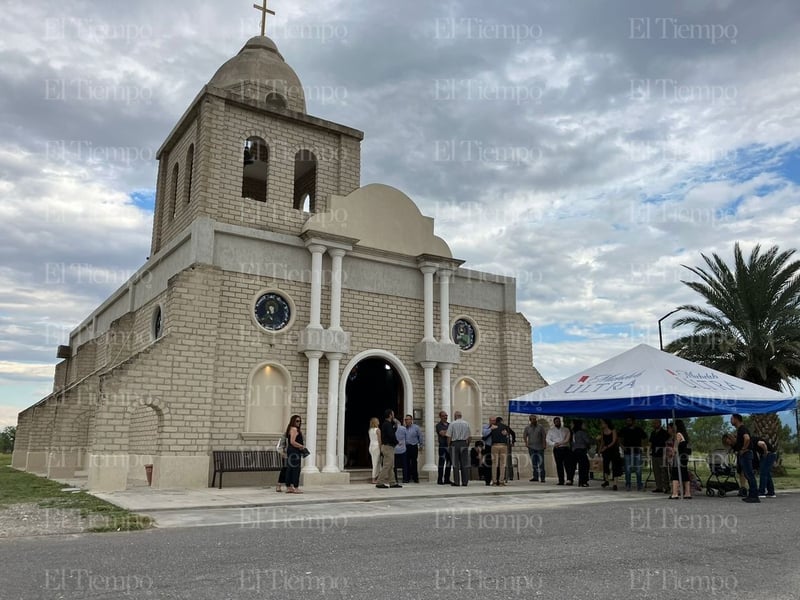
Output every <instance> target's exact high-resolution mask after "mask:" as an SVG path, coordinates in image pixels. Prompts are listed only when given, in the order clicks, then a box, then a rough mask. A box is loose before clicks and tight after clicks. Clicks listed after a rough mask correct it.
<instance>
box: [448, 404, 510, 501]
mask: <svg viewBox="0 0 800 600" xmlns="http://www.w3.org/2000/svg"><path fill="white" fill-rule="evenodd" d="M447 416H448V415H447V413H446V412H445V411H440V412H439V422H438V423H437V424H436V437H437V438H438V441H439V460H438V464H437V478H436V483H437V484H438V485H452V486H466V485H468V484H469V480H470V476H469V475H470V469H471V468H472V467H476V468H477V469H478V479H479V480H481V481H483V482H484V483H485V484H486V485H488V486H490V485H496V486H504V485H506V484H507V483H508V473H509V470H510V469H509V467H508V457H509V448H510V447H511V446H512V445H513V444H514V443H515V442H516V434H515V433H514V430H512V429H511V428H510V427H509V426H508V425H506V424H505V423H504V422H503V418H502V417H491V418H490V419H489V420H488V422H487V423H485V424H483V425H482V426H481V439H480V440H477V441H476V442H475V444H474V446H473V447H472V448H470V447H469V443H470V438H471V436H472V430H471V427H470V425H469V423H467V422H466V421H465V420H464V418H463V416H462V414H461V413H460V412H459V411H455V412H454V413H453V422H452V423H448V421H447ZM451 469H452V475H453V477H452V480H451V478H450V474H451Z"/></svg>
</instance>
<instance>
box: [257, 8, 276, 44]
mask: <svg viewBox="0 0 800 600" xmlns="http://www.w3.org/2000/svg"><path fill="white" fill-rule="evenodd" d="M267 1H268V0H263V4H262V5H261V6H259V5H258V4H253V8H255V9H256V10H258V11H260V12H261V37H264V36H265V35H266V33H265V32H266V29H267V13H269V14H271V15H273V16H274V15H275V11H274V10H270V9H269V8H267Z"/></svg>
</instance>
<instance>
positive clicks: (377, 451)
mask: <svg viewBox="0 0 800 600" xmlns="http://www.w3.org/2000/svg"><path fill="white" fill-rule="evenodd" d="M378 425H380V422H379V421H378V419H376V418H375V417H372V419H371V420H370V422H369V455H370V458H372V483H375V482H377V481H378V471H380V470H381V430H380V429H379V428H378Z"/></svg>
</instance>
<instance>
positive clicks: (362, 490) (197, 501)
mask: <svg viewBox="0 0 800 600" xmlns="http://www.w3.org/2000/svg"><path fill="white" fill-rule="evenodd" d="M591 485H592V487H590V488H578V487H570V486H558V485H556V484H555V482H553V483H540V482H534V483H532V482H528V481H524V480H523V481H520V480H515V481H513V482H512V483H509V484H508V485H507V486H504V487H503V486H501V487H494V486H492V487H489V486H486V485H484V484H483V483H482V482H472V483H470V485H468V486H466V487H464V486H462V487H455V486H450V485H436V484H435V483H410V484H404V485H403V487H402V488H394V489H388V490H386V489H378V488H376V487H375V486H374V485H372V484H369V483H352V484H346V485H329V486H325V487H314V488H303V489H302V491H303V493H302V494H287V493H286V491H285V488H284V491H283V492H281V493H278V492H276V491H275V488H274V487H272V486H270V487H230V488H223V489H221V490H220V489H217V488H203V489H191V490H189V489H175V490H168V489H166V490H165V489H162V490H157V489H153V488H148V487H135V488H131V489H128V490H125V491H123V492H107V493H102V492H97V493H94V494H93V495H95V496H97V497H98V498H102V499H103V500H107V501H108V502H111V503H113V504H116V505H117V506H121V507H122V508H126V509H128V510H130V511H133V512H141V513H145V514H147V513H148V512H150V511H165V510H187V509H201V508H203V509H205V508H239V507H247V506H286V505H298V504H319V503H336V502H374V501H385V500H392V499H393V500H410V499H415V498H416V499H436V498H447V497H473V496H479V497H481V496H508V495H516V494H537V495H541V494H559V493H566V492H573V493H574V492H578V493H581V494H586V495H595V494H603V495H604V496H610V495H612V494H613V495H614V496H619V495H625V496H629V497H634V496H638V497H659V496H660V495H656V494H652V493H650V492H649V490H648V491H645V492H624V491H619V492H612V491H610V490H608V489H602V488H600V482H597V483H592V484H591Z"/></svg>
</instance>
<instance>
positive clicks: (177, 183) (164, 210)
mask: <svg viewBox="0 0 800 600" xmlns="http://www.w3.org/2000/svg"><path fill="white" fill-rule="evenodd" d="M197 139H198V122H197V121H195V122H194V123H192V124H191V126H189V127H188V128H187V130H186V131H185V132H184V133H183V134H182V135H181V137H180V138H179V140H178V141H177V143H176V144H175V145H174V146H172V147H171V148H169V150H168V151H167V152H163V153H162V154H161V159H160V163H161V164H160V165H159V181H158V185H157V188H156V211H155V219H156V220H157V221H158V224H157V225H155V226H154V236H157V238H158V239H157V240H156V239H155V238H154V241H153V245H152V247H151V253H155V252H157V251H158V250H160V249H161V248H163V247H164V245H165V244H166V243H167V242H169V240H170V239H172V238H173V237H174V236H175V235H177V234H178V233H180V232H181V231H183V230H184V229H185V228H186V227H188V226H189V224H190V223H191V222H192V221H193V220H194V219H195V218H196V217H197V216H198V215H199V214H201V212H202V209H201V205H200V201H199V193H198V186H197V175H198V168H197V167H198V165H197V158H198V145H197ZM190 146H194V152H193V154H192V163H193V164H192V167H191V174H192V177H191V190H188V189H187V181H188V175H189V173H190V169H189V164H188V159H189V148H190ZM176 165H177V167H178V177H177V179H175V177H174V174H175V166H176ZM187 192H189V193H187ZM187 200H188V202H187ZM156 242H157V243H156Z"/></svg>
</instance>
